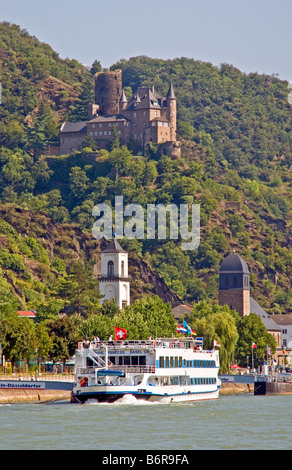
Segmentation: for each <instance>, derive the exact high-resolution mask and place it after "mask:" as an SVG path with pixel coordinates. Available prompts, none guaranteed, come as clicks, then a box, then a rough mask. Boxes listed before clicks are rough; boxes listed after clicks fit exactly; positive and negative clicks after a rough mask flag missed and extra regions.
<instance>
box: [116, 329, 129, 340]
mask: <svg viewBox="0 0 292 470" xmlns="http://www.w3.org/2000/svg"><path fill="white" fill-rule="evenodd" d="M126 338H127V330H124V328H118V327H117V326H115V341H120V340H121V339H126Z"/></svg>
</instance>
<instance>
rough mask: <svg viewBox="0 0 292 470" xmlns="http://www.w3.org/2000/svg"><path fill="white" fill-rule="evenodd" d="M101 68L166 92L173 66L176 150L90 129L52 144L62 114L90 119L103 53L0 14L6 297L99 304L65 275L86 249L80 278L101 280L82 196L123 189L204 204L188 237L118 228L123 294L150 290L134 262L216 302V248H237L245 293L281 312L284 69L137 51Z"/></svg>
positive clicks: (287, 264) (145, 198) (0, 242)
mask: <svg viewBox="0 0 292 470" xmlns="http://www.w3.org/2000/svg"><path fill="white" fill-rule="evenodd" d="M111 68H112V69H116V68H120V69H122V71H123V86H124V87H125V89H126V91H127V93H130V92H131V91H135V90H136V88H137V87H138V86H141V85H146V86H153V85H154V86H155V88H156V89H157V90H158V92H159V93H161V94H162V95H165V94H166V92H167V90H168V87H169V82H170V80H172V83H173V85H174V90H175V94H176V98H177V107H178V125H177V127H178V138H179V139H180V141H181V152H182V154H181V158H180V159H179V160H171V159H170V158H169V157H167V156H165V155H161V154H160V152H159V148H155V147H154V146H151V147H148V149H147V152H146V155H145V156H136V155H135V153H134V152H133V150H132V149H131V148H125V147H122V148H120V146H119V143H118V142H113V145H112V149H111V150H110V151H105V150H98V149H96V146H95V143H94V142H93V141H91V140H90V139H86V140H85V142H84V144H83V145H82V148H80V150H79V151H77V152H74V153H73V154H71V155H59V154H58V134H59V129H60V126H61V124H62V122H64V121H65V120H71V121H78V120H84V119H86V110H87V104H88V103H90V102H92V101H93V96H94V74H95V72H96V71H98V70H100V63H99V62H98V60H96V61H95V62H94V64H93V65H92V67H91V69H90V70H88V69H87V68H85V67H84V66H83V65H82V64H80V63H78V62H77V61H76V60H72V59H65V60H63V59H60V58H59V56H58V54H57V53H56V52H54V51H53V50H52V48H51V47H50V46H49V45H47V44H44V43H41V42H40V41H38V39H37V38H35V37H32V36H30V35H29V33H28V32H27V31H25V30H23V29H21V28H20V27H19V26H17V25H14V24H9V23H6V22H5V23H1V24H0V81H1V84H2V96H1V105H0V118H1V120H0V169H1V171H0V203H1V206H0V210H1V219H2V220H1V223H0V268H1V276H2V277H1V279H2V281H1V282H2V291H3V292H4V291H5V292H6V291H7V286H9V292H10V293H9V295H8V293H7V292H6V296H8V297H7V299H6V300H7V302H8V304H9V305H10V304H11V305H13V308H14V309H17V308H21V309H34V310H36V311H37V312H38V314H39V315H40V318H46V315H47V312H48V311H50V312H51V313H52V312H53V313H59V312H60V311H61V310H62V309H64V308H65V307H67V308H71V310H72V311H74V312H78V311H80V308H81V305H83V307H84V308H85V309H87V311H90V309H92V308H93V306H94V305H95V306H96V301H97V299H96V298H95V296H93V297H92V295H91V294H90V295H89V291H90V289H89V288H88V289H87V291H86V295H85V293H83V294H84V295H83V294H81V293H80V298H78V299H77V298H75V296H74V299H73V297H72V295H71V297H70V292H71V294H72V283H74V282H77V283H78V282H79V281H77V280H76V278H74V276H76V275H77V274H76V266H75V263H77V262H81V263H82V269H81V270H80V269H79V268H80V267H79V268H78V269H77V271H78V270H79V271H80V273H81V272H82V273H83V274H84V279H85V278H86V282H84V285H87V286H90V285H91V284H90V283H91V282H95V283H96V282H97V281H95V280H92V278H91V274H92V272H93V270H94V265H95V264H96V262H97V259H98V250H99V244H98V243H97V241H96V240H94V239H93V237H92V235H91V229H92V226H93V223H94V217H93V216H92V209H93V207H94V205H96V204H98V203H101V202H107V203H108V204H111V205H112V206H113V205H114V197H115V195H122V196H123V197H124V203H125V204H128V203H132V202H135V203H138V204H141V205H142V206H143V207H146V204H148V203H154V204H158V203H162V204H168V203H175V204H180V203H188V204H191V203H197V204H200V207H201V241H200V246H199V248H198V249H197V250H194V251H191V252H187V251H183V250H182V249H181V244H180V241H179V240H137V239H134V240H127V239H124V240H121V245H122V246H123V247H124V248H125V249H127V250H129V251H130V253H131V256H132V257H133V266H132V269H133V273H132V274H133V283H132V289H133V293H134V297H133V298H135V299H138V294H139V293H143V295H146V294H150V295H153V294H155V293H157V291H156V292H155V286H153V285H151V283H150V282H149V280H148V282H147V279H146V278H142V279H141V277H140V271H142V268H141V266H142V263H144V264H147V267H148V268H147V269H148V270H149V272H150V271H152V272H156V273H157V275H158V276H160V278H161V280H160V282H162V283H165V285H166V287H167V289H168V290H169V292H170V293H171V292H172V293H173V296H174V298H177V299H180V300H181V301H182V302H185V303H189V304H192V303H193V302H208V303H210V304H216V300H217V295H218V272H219V265H220V262H221V261H222V260H223V258H224V256H226V255H227V254H229V253H230V252H231V251H232V250H236V251H237V252H238V253H239V254H241V255H242V256H243V257H244V259H245V260H246V261H247V263H248V265H249V267H250V270H251V273H252V274H251V290H252V295H253V297H254V298H255V299H256V300H257V301H258V302H259V303H260V304H261V306H262V307H263V308H264V309H265V310H266V311H267V312H269V313H291V312H292V296H291V274H292V251H291V215H292V207H291V201H292V198H291V181H292V172H291V164H292V152H291V106H290V105H289V103H288V99H287V98H288V84H287V82H285V81H281V80H280V79H279V78H277V77H275V76H268V75H260V74H257V73H252V74H244V73H242V72H241V71H240V70H238V69H237V68H235V67H233V66H232V65H228V64H222V65H221V66H220V67H215V66H213V65H212V64H210V63H204V62H201V61H196V60H194V59H188V58H177V59H174V60H159V59H151V58H148V57H144V56H141V57H135V58H131V59H130V60H121V61H119V62H118V63H116V64H114V65H113V66H112V67H111ZM234 203H236V204H234ZM46 230H49V231H50V233H46ZM50 234H54V236H53V235H50ZM76 234H77V235H76ZM139 260H140V261H139ZM3 286H4V287H3ZM70 289H71V291H70ZM96 289H97V287H96V284H95V288H94V289H93V288H92V289H91V290H92V291H93V290H96ZM73 291H74V289H73ZM82 295H83V297H82ZM170 297H171V294H170ZM170 297H169V298H170ZM69 298H70V299H71V301H70V302H69V300H68V299H69ZM72 299H73V300H72ZM4 304H5V301H4V300H3V305H4ZM3 308H4V307H3ZM7 308H8V307H7ZM111 308H112V306H111V307H110V309H111ZM88 309H89V310H88ZM4 310H5V308H4ZM8 310H9V308H8Z"/></svg>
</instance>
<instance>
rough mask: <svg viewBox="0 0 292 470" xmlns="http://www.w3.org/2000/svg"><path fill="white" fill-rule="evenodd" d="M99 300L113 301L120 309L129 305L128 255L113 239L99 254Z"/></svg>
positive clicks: (101, 301)
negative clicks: (100, 296)
mask: <svg viewBox="0 0 292 470" xmlns="http://www.w3.org/2000/svg"><path fill="white" fill-rule="evenodd" d="M99 290H100V294H101V295H102V296H104V297H102V298H101V299H100V303H101V304H102V303H103V302H104V301H105V300H107V299H115V300H116V302H117V304H118V306H119V307H120V308H121V309H122V308H124V307H125V306H126V305H130V278H129V275H128V253H127V252H126V251H125V250H123V248H122V247H121V245H120V244H119V243H118V242H117V240H116V239H115V238H113V239H112V240H111V241H110V243H109V244H108V246H107V247H106V249H105V250H103V251H102V252H101V275H100V277H99Z"/></svg>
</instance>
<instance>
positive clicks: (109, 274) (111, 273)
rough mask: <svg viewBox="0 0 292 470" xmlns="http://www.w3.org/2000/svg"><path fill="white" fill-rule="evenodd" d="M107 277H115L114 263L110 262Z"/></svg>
mask: <svg viewBox="0 0 292 470" xmlns="http://www.w3.org/2000/svg"><path fill="white" fill-rule="evenodd" d="M107 276H108V277H113V276H114V262H113V261H109V262H108V263H107Z"/></svg>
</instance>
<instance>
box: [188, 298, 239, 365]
mask: <svg viewBox="0 0 292 470" xmlns="http://www.w3.org/2000/svg"><path fill="white" fill-rule="evenodd" d="M237 319H238V314H237V313H236V312H232V311H231V310H230V309H229V307H227V306H226V305H225V306H223V307H222V306H219V305H218V304H214V305H211V304H209V303H207V302H206V301H201V302H198V303H197V304H194V306H193V310H192V313H191V315H189V316H187V321H188V323H189V324H190V326H191V327H192V328H193V329H194V330H195V331H196V333H197V335H198V336H203V338H204V347H205V348H206V349H212V348H213V342H214V340H216V341H218V343H219V344H220V371H221V372H222V373H223V372H226V371H228V370H229V367H230V364H231V362H232V360H233V358H234V354H235V348H236V344H237V341H238V332H237V327H236V321H237Z"/></svg>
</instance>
